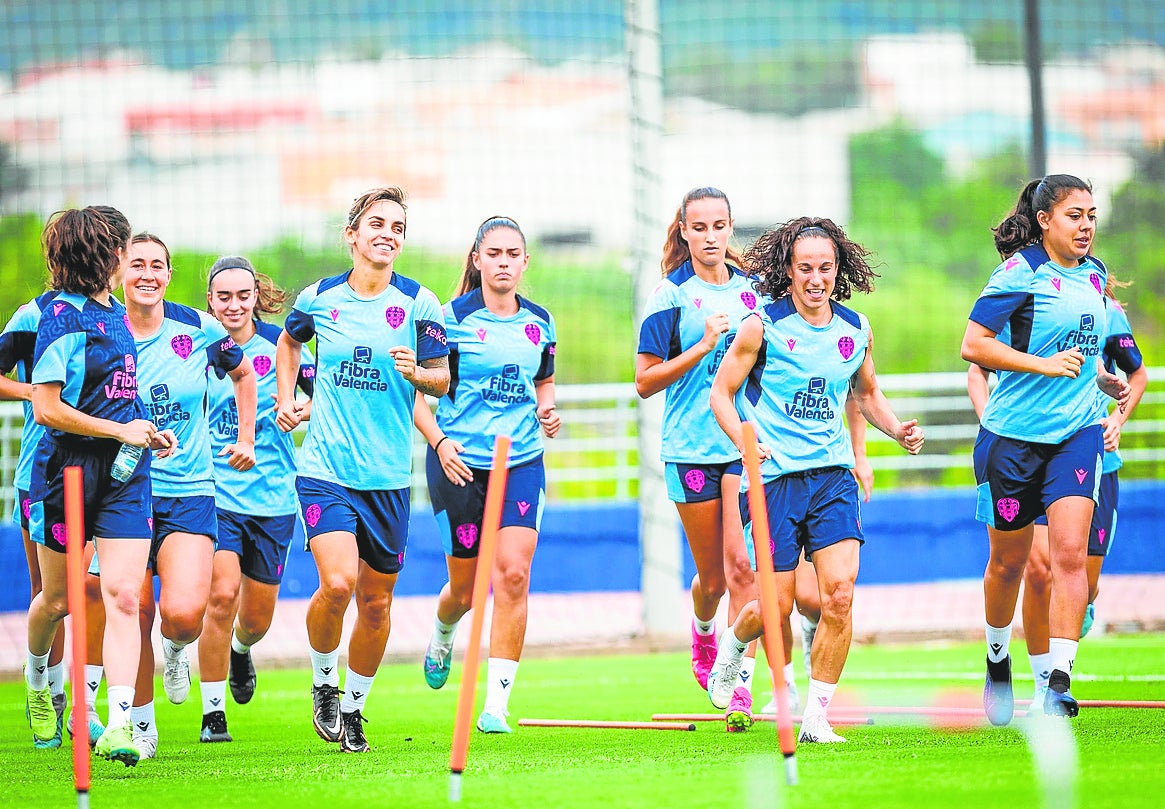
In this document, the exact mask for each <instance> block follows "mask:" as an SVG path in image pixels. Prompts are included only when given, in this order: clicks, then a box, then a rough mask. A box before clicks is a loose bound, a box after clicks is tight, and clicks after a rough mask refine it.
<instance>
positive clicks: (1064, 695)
mask: <svg viewBox="0 0 1165 809" xmlns="http://www.w3.org/2000/svg"><path fill="white" fill-rule="evenodd" d="M1071 687H1072V680H1071V678H1070V677H1069V676H1068V674H1066V673H1065V672H1063V671H1061V670H1060V669H1055V670H1054V671H1053V672H1052V676H1051V677H1049V678H1048V690H1047V691H1045V692H1044V714H1045V715H1046V716H1069V717H1071V716H1076V715H1077V714H1079V713H1080V703H1079V702H1077V701H1076V698H1075V697H1074V696H1072V692H1071V691H1069V690H1068V689H1070V688H1071Z"/></svg>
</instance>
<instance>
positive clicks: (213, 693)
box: [198, 680, 227, 716]
mask: <svg viewBox="0 0 1165 809" xmlns="http://www.w3.org/2000/svg"><path fill="white" fill-rule="evenodd" d="M198 690H199V691H200V692H201V693H202V715H203V716H206V715H207V714H208V713H211V712H213V711H221V710H223V706H225V705H226V702H227V681H226V680H219V681H218V682H212V683H208V682H206V681H205V680H199V681H198Z"/></svg>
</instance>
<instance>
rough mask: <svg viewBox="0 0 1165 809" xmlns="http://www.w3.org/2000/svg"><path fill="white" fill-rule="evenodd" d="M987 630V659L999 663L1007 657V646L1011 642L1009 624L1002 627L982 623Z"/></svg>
mask: <svg viewBox="0 0 1165 809" xmlns="http://www.w3.org/2000/svg"><path fill="white" fill-rule="evenodd" d="M983 626H984V628H985V629H986V630H987V659H988V660H990V661H991V662H992V663H999V662H1001V661H1002V660H1003V659H1004V658H1005V657H1007V654H1008V649H1007V646H1008V644H1009V643H1011V624H1008V625H1007V626H1004V627H997V626H991V624H984V625H983Z"/></svg>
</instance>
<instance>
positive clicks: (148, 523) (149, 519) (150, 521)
mask: <svg viewBox="0 0 1165 809" xmlns="http://www.w3.org/2000/svg"><path fill="white" fill-rule="evenodd" d="M146 527H147V528H149V529H150V532H151V533H152V532H153V530H154V518H153V517H146Z"/></svg>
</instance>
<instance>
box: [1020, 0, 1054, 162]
mask: <svg viewBox="0 0 1165 809" xmlns="http://www.w3.org/2000/svg"><path fill="white" fill-rule="evenodd" d="M1023 30H1024V42H1025V47H1024V63H1025V64H1026V65H1027V77H1028V84H1029V87H1030V93H1031V107H1032V113H1031V137H1032V148H1031V154H1030V156H1029V158H1028V170H1029V172H1030V174H1031V176H1032V177H1043V176H1044V175H1045V174H1047V173H1048V146H1047V137H1048V133H1047V124H1046V122H1045V120H1044V78H1043V63H1044V56H1043V52H1042V50H1041V43H1040V0H1023Z"/></svg>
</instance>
